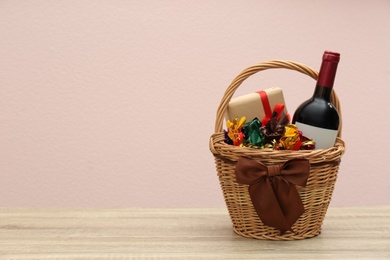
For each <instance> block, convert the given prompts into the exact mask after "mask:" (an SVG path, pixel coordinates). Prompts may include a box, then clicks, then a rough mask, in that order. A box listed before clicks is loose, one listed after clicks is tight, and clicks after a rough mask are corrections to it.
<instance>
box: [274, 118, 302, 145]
mask: <svg viewBox="0 0 390 260" xmlns="http://www.w3.org/2000/svg"><path fill="white" fill-rule="evenodd" d="M284 129H285V131H284V135H283V136H282V137H281V138H280V140H279V146H280V148H282V149H283V150H299V149H300V147H301V144H302V141H301V138H300V134H299V131H298V127H297V126H296V125H293V124H288V125H286V126H285V127H284Z"/></svg>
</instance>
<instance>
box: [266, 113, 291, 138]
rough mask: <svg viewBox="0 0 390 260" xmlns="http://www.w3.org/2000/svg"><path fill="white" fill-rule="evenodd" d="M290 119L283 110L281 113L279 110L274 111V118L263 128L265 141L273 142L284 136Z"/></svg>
mask: <svg viewBox="0 0 390 260" xmlns="http://www.w3.org/2000/svg"><path fill="white" fill-rule="evenodd" d="M278 117H279V119H278ZM288 121H289V120H288V117H287V116H286V113H284V112H283V111H282V113H281V114H280V115H278V113H277V112H273V114H272V118H271V119H270V120H269V121H268V123H267V124H266V125H265V126H263V127H262V128H261V131H262V133H263V134H264V136H265V143H266V144H272V143H273V142H274V140H276V141H278V140H279V139H280V138H281V137H282V136H283V133H284V126H285V125H286V124H288Z"/></svg>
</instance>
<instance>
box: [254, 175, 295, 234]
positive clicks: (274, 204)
mask: <svg viewBox="0 0 390 260" xmlns="http://www.w3.org/2000/svg"><path fill="white" fill-rule="evenodd" d="M249 195H250V197H251V200H252V204H253V207H254V208H255V210H256V212H257V215H258V216H259V218H260V220H261V221H262V222H263V223H264V224H265V225H267V226H270V227H274V228H277V229H279V230H280V231H281V234H282V235H283V234H284V233H285V232H286V231H288V230H289V231H292V229H291V225H290V224H289V223H288V221H287V219H286V217H285V215H284V213H283V210H282V208H281V205H279V201H278V199H277V197H276V196H275V193H274V189H273V187H272V184H271V181H270V180H269V179H266V180H264V181H261V182H258V183H255V184H253V185H250V186H249Z"/></svg>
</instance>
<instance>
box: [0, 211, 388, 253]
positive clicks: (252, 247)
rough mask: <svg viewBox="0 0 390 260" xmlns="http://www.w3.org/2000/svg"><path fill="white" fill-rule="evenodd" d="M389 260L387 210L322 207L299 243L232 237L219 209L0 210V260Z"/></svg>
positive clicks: (230, 229)
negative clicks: (318, 222) (321, 216)
mask: <svg viewBox="0 0 390 260" xmlns="http://www.w3.org/2000/svg"><path fill="white" fill-rule="evenodd" d="M156 258H157V259H262V258H263V259H283V258H285V259H289V260H290V259H343V260H345V259H390V207H362V208H336V207H334V208H332V207H331V208H329V210H328V213H327V215H326V218H325V221H324V225H323V230H322V234H320V235H319V236H317V237H315V238H311V239H306V240H299V241H263V240H255V239H251V238H244V237H240V236H238V235H236V234H235V233H234V232H233V231H232V228H231V223H230V219H229V217H228V213H227V211H226V209H105V210H100V209H0V259H156Z"/></svg>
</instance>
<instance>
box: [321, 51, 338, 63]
mask: <svg viewBox="0 0 390 260" xmlns="http://www.w3.org/2000/svg"><path fill="white" fill-rule="evenodd" d="M322 60H327V61H332V62H336V63H338V62H339V61H340V53H337V52H332V51H325V52H324V55H323V56H322Z"/></svg>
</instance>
